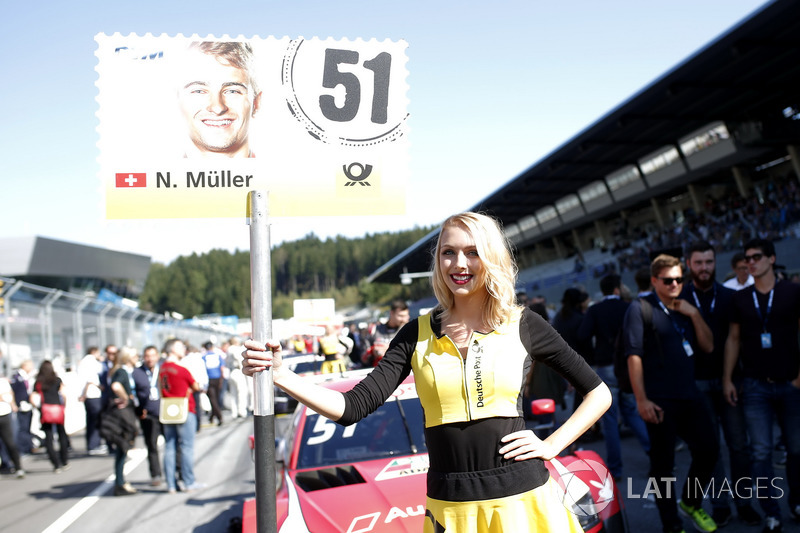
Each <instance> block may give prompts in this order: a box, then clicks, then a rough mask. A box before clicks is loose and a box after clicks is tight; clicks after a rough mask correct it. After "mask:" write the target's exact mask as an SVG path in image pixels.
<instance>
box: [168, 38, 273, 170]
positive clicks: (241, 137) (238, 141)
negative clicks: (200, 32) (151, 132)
mask: <svg viewBox="0 0 800 533" xmlns="http://www.w3.org/2000/svg"><path fill="white" fill-rule="evenodd" d="M181 66H182V76H181V84H180V86H179V88H178V101H179V104H180V110H181V115H182V116H183V118H184V119H185V120H186V125H187V128H188V133H189V138H190V139H191V141H192V143H191V145H190V146H189V147H188V148H187V151H186V152H187V153H186V155H187V156H190V157H191V156H207V155H220V156H225V157H250V156H251V153H250V145H249V141H248V135H249V128H250V119H251V118H252V117H253V116H254V115H255V114H256V112H257V111H258V106H259V100H260V95H256V94H254V90H253V85H252V83H251V81H250V79H249V77H248V75H247V72H245V71H244V70H242V69H240V68H237V67H236V66H234V65H232V64H231V63H229V62H228V61H226V60H225V59H223V58H221V57H216V56H213V55H209V54H204V53H202V52H193V53H190V54H187V57H186V58H185V62H184V63H183V64H182V65H181Z"/></svg>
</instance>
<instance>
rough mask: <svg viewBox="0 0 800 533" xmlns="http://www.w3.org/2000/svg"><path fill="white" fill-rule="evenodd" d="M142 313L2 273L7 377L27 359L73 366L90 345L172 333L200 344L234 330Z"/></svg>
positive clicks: (0, 315)
mask: <svg viewBox="0 0 800 533" xmlns="http://www.w3.org/2000/svg"><path fill="white" fill-rule="evenodd" d="M181 318H182V317H179V316H178V315H174V314H171V315H160V314H157V313H152V312H149V311H142V310H139V309H137V308H135V307H132V306H130V305H126V304H125V302H124V301H108V300H104V299H98V298H97V297H89V296H83V295H79V294H73V293H70V292H65V291H62V290H58V289H50V288H47V287H41V286H37V285H32V284H30V283H25V282H23V281H19V280H15V279H10V278H3V277H0V370H2V371H3V373H4V374H5V375H9V373H10V372H11V371H12V370H13V369H15V368H17V367H19V364H20V363H21V362H22V361H24V360H25V359H32V360H33V362H34V365H35V366H37V367H38V365H39V363H40V362H41V361H43V360H45V359H49V360H51V361H53V362H54V364H56V365H57V366H59V367H61V368H63V369H64V370H70V369H74V368H75V367H76V365H77V364H78V361H80V359H81V357H82V356H83V355H84V354H85V353H86V349H87V348H88V347H89V346H98V347H100V348H101V349H102V347H104V346H105V345H107V344H115V345H117V346H132V347H134V348H136V349H137V350H141V349H142V348H144V347H145V346H148V345H151V344H152V345H154V346H157V347H159V348H160V347H161V346H162V345H163V343H164V342H165V341H166V340H167V339H169V338H172V337H178V338H181V339H184V340H185V341H186V342H189V343H191V344H194V345H196V346H199V345H201V344H202V343H203V342H205V341H207V340H209V338H210V337H211V336H212V335H214V336H217V337H220V338H224V337H227V336H230V335H233V334H234V333H235V331H234V328H232V327H231V326H230V325H229V324H221V323H212V322H211V321H208V322H207V323H203V322H200V323H198V321H196V320H193V321H192V323H191V324H189V323H187V322H186V321H184V320H182V319H181Z"/></svg>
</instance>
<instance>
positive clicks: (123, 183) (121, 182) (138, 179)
mask: <svg viewBox="0 0 800 533" xmlns="http://www.w3.org/2000/svg"><path fill="white" fill-rule="evenodd" d="M116 176H117V187H118V188H119V187H124V188H130V187H147V174H145V173H144V172H134V173H121V174H120V173H117V175H116Z"/></svg>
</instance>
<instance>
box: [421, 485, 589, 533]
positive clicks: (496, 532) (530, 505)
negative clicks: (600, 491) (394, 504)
mask: <svg viewBox="0 0 800 533" xmlns="http://www.w3.org/2000/svg"><path fill="white" fill-rule="evenodd" d="M559 494H560V493H559V490H558V485H557V484H556V482H555V481H554V480H553V479H552V478H550V479H548V481H547V483H545V484H544V485H542V486H540V487H537V488H535V489H533V490H529V491H528V492H523V493H522V494H515V495H513V496H507V497H505V498H497V499H493V500H481V501H472V502H448V501H442V500H434V499H432V498H428V499H427V510H426V512H425V527H424V529H423V531H424V533H583V529H582V528H581V525H580V523H578V518H577V517H576V516H575V515H573V514H572V513H571V512H569V511H568V510H567V508H566V507H564V504H563V503H561V498H560V497H559Z"/></svg>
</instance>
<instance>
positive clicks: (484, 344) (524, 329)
mask: <svg viewBox="0 0 800 533" xmlns="http://www.w3.org/2000/svg"><path fill="white" fill-rule="evenodd" d="M534 360H535V361H538V362H542V363H544V364H547V365H548V366H550V367H552V368H553V369H555V370H556V371H557V372H558V373H559V374H561V375H562V376H564V377H565V378H566V379H567V380H568V381H569V382H570V383H572V385H573V386H574V387H575V388H576V390H577V391H578V393H579V394H586V393H588V392H589V391H591V390H592V389H594V388H595V387H597V386H598V385H599V384H600V383H601V380H600V378H599V377H597V375H596V374H595V373H594V372H593V371H592V370H591V368H589V366H588V365H587V364H586V362H585V361H584V359H583V358H582V357H581V356H579V355H578V354H577V353H576V352H575V351H574V350H572V348H570V347H569V345H567V343H566V342H565V341H564V340H563V339H562V338H561V337H560V336H559V335H558V333H556V331H555V330H554V329H553V328H552V327H551V326H550V325H549V324H548V323H547V322H545V321H544V320H543V319H542V318H541V317H540V316H539V315H538V314H536V313H534V312H532V311H530V310H529V309H527V308H526V309H524V310H523V311H522V312H521V314H520V315H518V316H517V317H515V318H514V319H513V320H511V321H510V322H509V323H508V324H504V325H503V327H502V328H499V329H497V330H495V331H492V332H488V333H480V332H475V333H473V334H472V337H471V338H470V340H469V349H468V353H467V356H466V357H462V356H461V354H460V353H459V351H458V348H457V347H456V345H455V343H453V341H452V340H451V339H450V338H449V337H447V336H446V335H443V334H442V332H441V323H440V320H439V317H438V313H436V311H434V314H432V315H431V314H428V315H424V316H421V317H420V318H418V319H416V320H412V321H411V322H409V323H408V325H406V326H405V327H404V328H403V329H401V330H400V331H399V332H398V334H397V336H395V338H394V339H393V340H392V342H391V344H390V346H389V349H388V350H387V352H386V355H385V356H384V358H383V359H382V360H381V362H380V363H379V364H378V366H377V367H375V370H374V371H373V372H372V373H370V374H369V375H368V376H367V377H366V378H365V379H364V380H363V381H362V382H361V383H359V384H358V385H356V386H355V387H354V388H353V390H351V391H349V392H347V393H346V394H345V411H344V415H343V416H342V418H341V419H340V420H339V423H340V424H343V425H349V424H352V423H354V422H357V421H358V420H360V419H362V418H363V417H365V416H367V415H368V414H369V413H371V412H372V411H374V410H375V409H377V408H378V406H379V405H381V403H383V402H384V401H385V400H386V398H388V397H389V395H390V394H391V393H392V392H393V391H394V390H395V388H396V387H397V386H398V385H399V384H400V383H401V382H402V381H403V380H404V379H405V378H406V377H407V376H408V374H409V372H411V371H412V370H413V371H414V378H415V382H416V388H417V393H418V394H419V398H420V401H421V403H422V407H423V409H424V412H425V441H426V443H427V447H428V454H429V457H430V470H429V471H428V478H427V479H428V481H427V485H428V488H427V510H426V518H425V531H426V532H448V533H453V532H455V533H460V532H470V533H502V532H505V533H512V532H513V533H524V532H537V533H541V532H553V533H569V532H575V533H578V532H580V531H582V529H581V527H580V525H579V524H578V521H577V519H576V518H575V516H574V515H572V514H571V513H570V512H569V511H568V510H567V509H566V508H565V507H564V506H563V504H562V503H561V501H560V499H559V498H558V495H557V492H556V487H555V482H554V481H553V480H551V479H550V476H549V473H548V471H547V468H546V467H545V465H544V463H543V461H542V460H541V459H533V460H528V461H514V460H513V459H512V460H507V459H504V458H503V456H502V455H500V454H499V453H498V450H499V449H500V448H501V447H502V445H501V443H500V439H501V438H502V437H504V436H505V435H508V434H509V433H513V432H515V431H520V430H524V429H525V420H524V419H523V414H522V413H523V412H522V389H523V386H524V384H525V376H526V375H527V373H528V371H529V370H530V367H531V364H533V361H534Z"/></svg>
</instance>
